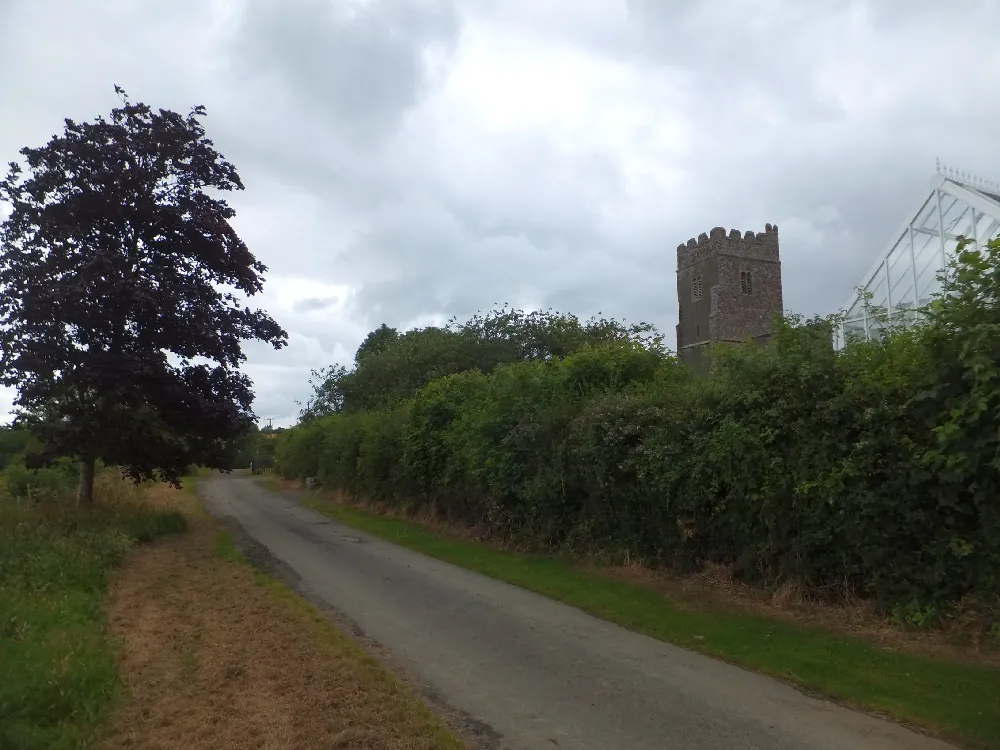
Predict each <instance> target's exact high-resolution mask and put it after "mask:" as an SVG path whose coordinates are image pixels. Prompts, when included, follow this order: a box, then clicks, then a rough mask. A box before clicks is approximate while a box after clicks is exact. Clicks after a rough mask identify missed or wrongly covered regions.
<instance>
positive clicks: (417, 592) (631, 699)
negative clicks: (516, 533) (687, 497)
mask: <svg viewBox="0 0 1000 750" xmlns="http://www.w3.org/2000/svg"><path fill="white" fill-rule="evenodd" d="M199 494H200V495H201V496H202V498H203V499H204V501H205V503H206V505H207V507H208V508H209V510H210V512H212V513H213V514H214V515H216V516H217V517H220V518H223V519H228V520H229V521H230V522H232V521H235V522H236V523H238V525H239V526H240V527H242V532H241V533H243V534H245V535H246V536H248V537H250V538H252V539H253V540H255V541H256V542H257V543H258V544H260V545H263V546H264V547H265V548H266V550H267V551H268V552H269V553H270V556H273V558H276V559H277V560H280V562H281V567H282V569H283V570H284V571H285V572H286V574H287V575H290V576H292V577H294V579H295V580H296V585H297V587H298V588H299V590H300V591H303V592H304V593H306V595H307V596H309V597H310V598H313V599H314V600H315V601H316V602H317V603H318V604H320V605H326V606H328V607H331V608H332V609H334V610H336V611H337V612H339V613H340V614H341V615H343V616H344V617H346V618H347V619H348V620H349V621H350V622H352V623H355V624H356V625H357V627H359V628H360V629H361V630H362V631H363V632H364V635H365V636H367V637H369V638H371V639H374V640H375V641H377V642H378V643H379V644H380V645H381V646H382V647H384V649H385V650H386V651H387V652H388V656H389V658H390V659H391V662H392V664H393V665H394V666H395V667H396V668H397V669H399V668H401V669H402V670H403V672H404V673H405V674H407V675H410V676H412V678H414V681H415V682H417V683H423V685H425V686H426V687H427V688H429V690H425V695H426V694H430V695H433V696H434V699H435V700H436V701H439V702H443V704H445V705H447V706H448V707H450V708H451V709H453V710H454V711H455V712H456V715H464V716H466V717H471V721H472V722H473V724H475V725H477V726H479V727H480V728H481V729H482V731H481V733H480V740H481V741H480V744H482V745H483V746H485V747H496V748H510V750H539V748H561V749H562V750H567V749H569V748H572V749H574V750H619V749H620V750H654V749H655V750H670V749H672V748H678V749H679V748H684V750H701V749H702V748H704V749H706V750H707V749H708V748H711V749H712V750H725V749H727V748H740V750H749V749H751V748H760V749H761V750H764V749H767V750H792V749H793V748H794V749H795V750H802V749H804V748H805V749H809V750H821V749H822V750H843V749H844V748H851V750H876V749H878V750H890V749H891V750H904V749H905V750H944V748H949V747H951V746H950V745H947V744H945V743H943V742H940V741H938V740H935V739H932V738H929V737H926V736H923V735H921V734H918V733H915V732H912V731H910V730H908V729H905V728H903V727H900V726H897V725H895V724H892V723H890V722H886V721H882V720H880V719H876V718H873V717H870V716H867V715H866V714H863V713H859V712H854V711H850V710H848V709H845V708H842V707H840V706H837V705H835V704H833V703H830V702H827V701H823V700H817V699H815V698H811V697H808V696H806V695H804V694H802V693H800V692H799V691H797V690H795V689H794V688H792V687H789V686H787V685H784V684H782V683H780V682H777V681H775V680H772V679H770V678H767V677H763V676H761V675H757V674H754V673H752V672H748V671H746V670H743V669H740V668H738V667H734V666H732V665H729V664H726V663H724V662H720V661H716V660H714V659H712V658H710V657H707V656H703V655H701V654H696V653H694V652H691V651H687V650H685V649H681V648H678V647H676V646H671V645H669V644H666V643H662V642H660V641H657V640H654V639H652V638H648V637H646V636H642V635H638V634H636V633H632V632H629V631H627V630H624V629H623V628H620V627H618V626H616V625H613V624H611V623H608V622H605V621H603V620H600V619H597V618H595V617H591V616H590V615H587V614H585V613H583V612H581V611H579V610H577V609H573V608H572V607H569V606H566V605H563V604H560V603H557V602H554V601H552V600H550V599H546V598H544V597H542V596H539V595H537V594H533V593H531V592H528V591H525V590H523V589H519V588H517V587H515V586H511V585H508V584H505V583H501V582H499V581H495V580H493V579H490V578H486V577H484V576H481V575H479V574H477V573H473V572H470V571H467V570H464V569H462V568H457V567H454V566H452V565H449V564H447V563H443V562H440V561H437V560H434V559H432V558H429V557H426V556H424V555H421V554H419V553H416V552H412V551H409V550H406V549H403V548H401V547H397V546H395V545H392V544H389V543H386V542H383V541H380V540H378V539H376V538H374V537H370V536H368V535H366V534H363V533H361V532H358V531H355V530H353V529H350V528H348V527H346V526H342V525H340V524H338V523H335V522H332V521H330V519H329V518H327V517H325V516H322V515H320V514H318V513H315V512H313V511H311V510H309V509H307V508H304V507H302V506H300V505H299V504H297V502H296V501H295V499H294V497H293V495H292V494H290V493H282V494H278V493H275V492H271V491H268V490H266V489H264V488H263V487H261V486H260V485H258V484H257V483H256V482H254V481H253V480H252V479H249V478H245V477H239V476H222V475H216V476H213V477H210V478H207V479H204V480H202V483H201V484H200V485H199Z"/></svg>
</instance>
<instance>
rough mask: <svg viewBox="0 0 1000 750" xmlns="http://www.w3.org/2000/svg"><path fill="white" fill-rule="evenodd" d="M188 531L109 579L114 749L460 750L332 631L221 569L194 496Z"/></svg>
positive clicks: (223, 564)
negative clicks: (120, 676) (119, 683)
mask: <svg viewBox="0 0 1000 750" xmlns="http://www.w3.org/2000/svg"><path fill="white" fill-rule="evenodd" d="M153 500H154V501H157V500H158V501H159V502H162V503H165V504H178V503H186V504H187V505H188V507H187V508H186V509H185V510H186V512H187V514H188V515H189V518H191V519H192V524H191V526H192V528H191V531H190V532H189V533H187V534H183V535H178V536H175V537H172V538H169V539H165V540H163V541H161V542H158V543H155V544H151V545H148V546H144V547H142V548H140V549H138V550H136V552H135V553H134V554H133V555H132V556H131V557H130V559H129V560H128V561H127V562H126V564H125V565H124V566H122V567H121V568H120V569H119V570H118V571H117V572H116V574H115V576H114V579H113V582H112V589H111V594H110V597H109V601H108V609H109V619H110V627H111V631H112V633H113V634H114V635H115V636H116V637H117V638H118V639H120V642H121V644H122V652H121V659H122V668H123V672H124V675H125V681H126V686H127V698H126V700H125V702H124V706H123V708H122V709H121V710H120V711H119V713H118V714H117V716H116V717H115V720H114V725H113V727H112V733H111V736H110V737H109V739H108V741H107V744H106V747H107V748H109V749H110V748H142V750H157V749H159V748H164V749H166V748H177V749H178V750H182V749H183V750H201V749H202V748H204V750H229V749H230V748H266V749H268V750H292V749H294V750H313V749H314V748H315V749H319V748H324V749H325V748H394V749H402V748H413V749H417V748H421V749H426V750H431V749H432V748H457V747H458V745H457V743H455V742H453V741H448V736H447V733H446V732H444V730H443V729H442V728H441V726H440V725H439V724H438V722H437V721H436V719H434V718H432V717H431V716H430V714H429V712H428V711H427V710H426V709H425V708H424V707H423V706H422V704H420V703H419V701H418V700H417V699H416V698H415V697H413V696H412V695H410V694H409V693H408V692H407V691H405V690H402V689H400V688H399V686H398V684H397V682H396V681H395V679H394V678H392V677H391V676H389V675H388V674H387V673H386V672H385V671H384V670H383V669H382V668H381V667H380V666H378V665H377V664H376V663H375V662H374V661H373V660H371V659H370V657H368V656H367V655H365V654H364V652H363V651H362V650H361V649H360V648H359V647H358V646H357V645H356V644H355V643H354V642H353V641H351V640H350V639H349V637H348V636H346V635H343V634H341V633H339V632H338V631H336V630H335V629H333V628H332V627H331V626H330V625H329V623H328V622H326V621H325V619H324V618H323V617H322V616H321V615H318V613H316V612H314V611H313V612H310V610H309V608H307V607H303V606H302V605H301V604H299V603H296V602H295V599H294V597H292V596H289V595H287V594H284V595H283V594H282V592H281V590H280V589H276V588H275V587H273V586H272V587H268V586H267V585H266V584H265V583H263V582H262V579H261V577H260V576H259V575H256V574H255V573H254V570H253V569H252V568H251V567H250V566H249V565H245V564H241V563H239V562H234V561H233V560H231V559H226V558H225V557H221V556H220V555H219V554H218V552H217V546H218V534H217V531H216V527H215V524H214V522H213V521H212V520H211V519H209V518H204V517H200V518H199V517H198V512H197V507H196V506H197V503H195V502H194V501H193V499H192V498H190V496H186V495H184V494H183V493H180V492H176V491H172V490H169V489H166V488H163V489H162V490H159V491H158V495H157V496H155V497H154V498H153Z"/></svg>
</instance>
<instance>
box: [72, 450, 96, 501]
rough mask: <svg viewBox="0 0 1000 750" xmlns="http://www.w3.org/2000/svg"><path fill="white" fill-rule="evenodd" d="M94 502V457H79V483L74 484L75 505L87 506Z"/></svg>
mask: <svg viewBox="0 0 1000 750" xmlns="http://www.w3.org/2000/svg"><path fill="white" fill-rule="evenodd" d="M93 504H94V459H92V458H81V459H80V483H79V484H78V485H77V486H76V507H77V508H89V507H91V506H92V505H93Z"/></svg>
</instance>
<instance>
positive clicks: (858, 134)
mask: <svg viewBox="0 0 1000 750" xmlns="http://www.w3.org/2000/svg"><path fill="white" fill-rule="evenodd" d="M998 27H1000V3H995V2H986V0H952V1H951V2H949V3H944V2H939V1H936V2H930V1H929V0H868V2H860V1H859V2H851V1H849V0H809V1H808V2H802V0H714V1H713V0H700V1H698V2H695V0H280V1H278V0H244V1H243V2H239V1H238V0H170V2H162V1H160V0H0V71H2V74H0V163H6V162H8V161H10V160H12V159H15V158H17V150H18V149H19V148H20V147H22V146H25V145H31V146H37V145H42V144H44V143H45V142H46V141H47V140H48V138H49V137H50V136H51V135H53V134H55V133H56V132H58V131H59V130H60V129H61V124H62V119H63V118H65V117H71V118H74V119H78V120H87V119H90V118H93V117H94V116H96V115H98V114H106V113H107V112H108V111H110V109H111V108H113V107H114V106H116V104H117V100H116V98H115V95H114V91H113V86H114V84H116V83H117V84H119V85H121V86H123V87H124V88H125V89H126V90H127V91H128V92H129V95H130V96H131V97H132V98H133V99H135V100H139V101H144V102H146V103H148V104H150V105H152V106H154V107H166V108H171V109H176V110H180V111H183V112H186V111H187V110H188V109H189V108H190V107H191V106H192V105H196V104H203V105H205V106H206V107H207V109H208V119H207V121H206V125H207V128H208V132H209V135H210V137H212V138H213V139H214V140H215V142H216V144H217V146H218V148H219V149H220V151H222V153H223V154H224V155H225V156H226V157H227V158H228V159H230V160H231V161H233V162H234V163H235V164H236V166H237V168H238V169H239V170H240V172H241V174H242V176H243V179H244V182H245V184H246V187H247V189H246V191H245V192H243V193H241V194H239V195H237V196H235V197H234V198H233V201H232V202H233V205H234V206H235V208H236V209H237V212H238V215H237V217H236V219H235V223H236V226H237V229H238V230H239V231H240V233H241V234H242V236H243V238H244V239H245V240H246V242H247V244H248V245H249V246H250V249H251V250H252V251H253V252H254V253H255V254H256V255H257V257H258V258H259V259H261V260H262V261H263V262H264V263H265V264H266V265H267V266H268V267H269V269H270V270H269V272H268V274H267V282H266V284H265V292H264V294H263V295H261V296H260V297H258V298H257V299H258V301H259V304H260V306H262V307H265V308H266V309H268V310H269V311H270V312H271V314H272V315H273V316H274V317H275V318H276V319H277V320H278V321H279V322H280V323H281V324H282V325H283V326H284V327H285V328H286V330H288V332H289V342H290V344H289V346H288V347H287V348H286V349H284V350H282V351H280V352H274V351H273V350H270V349H269V348H267V347H260V346H249V347H248V349H247V351H248V356H249V360H248V363H247V365H246V369H247V371H248V372H249V374H250V375H251V377H252V378H253V379H254V381H255V383H256V390H257V401H256V406H255V409H256V411H257V414H258V416H260V417H261V418H264V419H267V418H272V419H273V420H274V421H275V423H276V424H290V423H292V422H294V420H295V416H296V414H297V410H298V408H297V406H296V404H295V401H296V400H300V401H304V400H305V398H306V397H307V396H308V393H309V388H308V384H307V380H308V377H309V371H310V369H312V368H318V367H322V366H325V365H328V364H331V363H334V362H343V363H348V362H349V361H350V359H351V357H352V355H353V352H354V350H355V348H356V347H357V345H358V343H359V342H360V341H361V339H362V338H363V337H364V335H365V334H366V333H367V332H368V331H369V330H371V329H373V328H375V327H377V326H378V325H379V324H380V323H382V322H385V323H388V324H389V325H392V326H397V327H400V328H409V327H413V326H414V325H427V324H429V323H433V322H439V321H443V320H444V319H446V318H448V317H450V316H451V315H457V316H459V317H460V318H465V317H467V316H468V315H470V314H472V313H474V312H475V311H476V310H477V309H483V310H485V309H488V308H489V307H491V306H492V305H493V304H494V303H503V302H509V303H511V304H514V305H516V306H521V307H523V308H525V309H528V308H537V307H546V308H547V307H553V308H555V309H558V310H562V311H567V312H573V313H576V314H578V315H580V316H581V317H589V315H591V314H593V313H596V312H598V311H601V312H603V313H604V314H605V315H610V316H613V317H617V318H627V319H628V320H630V321H638V320H646V321H649V322H651V323H654V324H655V325H656V326H657V327H658V328H660V330H662V331H664V332H665V333H666V334H667V341H668V342H670V343H671V344H672V342H673V326H674V324H675V323H676V309H677V305H676V299H675V297H676V287H675V283H676V282H675V276H674V272H675V266H676V247H677V245H678V243H681V242H684V241H686V240H687V239H688V238H689V237H692V236H695V235H697V234H699V233H700V232H704V231H708V230H709V229H711V228H712V227H714V226H724V227H726V228H727V229H729V228H737V229H740V230H747V229H753V230H757V231H760V230H762V229H763V227H764V224H765V222H772V223H777V224H778V225H779V227H780V239H781V256H782V262H783V269H782V270H783V277H784V289H785V304H786V306H787V307H788V308H789V309H791V310H794V311H797V312H803V313H806V314H812V313H823V314H825V313H830V312H834V311H836V310H837V309H838V308H839V307H840V306H841V305H842V304H843V303H844V302H845V300H846V299H847V297H848V296H849V294H850V292H851V289H852V288H853V287H854V286H855V285H856V284H858V283H859V282H860V281H861V276H862V275H863V274H864V273H865V272H866V271H867V270H868V268H869V267H870V266H871V265H872V263H873V261H874V260H875V258H876V256H877V255H878V254H879V253H880V252H882V251H883V250H884V249H885V245H886V243H887V242H888V241H889V240H890V239H891V235H892V234H893V233H894V232H895V230H896V229H897V228H898V226H899V225H900V224H901V223H902V222H903V221H905V220H906V219H907V218H908V216H907V214H908V213H909V212H910V211H911V210H912V209H913V208H914V205H913V204H914V203H918V202H919V201H921V200H922V198H923V197H924V196H923V192H924V190H925V187H926V184H927V182H928V180H929V179H930V178H931V177H932V176H933V173H934V168H935V167H934V164H935V157H940V158H941V160H942V161H943V162H944V163H946V164H950V165H952V166H954V167H956V168H958V169H962V170H968V171H972V172H975V173H978V174H981V175H983V176H985V177H988V178H990V179H994V180H1000V136H998V126H1000V96H998V95H997V92H998V91H1000V45H998V44H997V43H996V29H997V28H998ZM10 397H11V394H10V393H9V392H8V393H6V394H4V393H2V392H0V413H2V412H6V411H7V410H8V408H9V403H10Z"/></svg>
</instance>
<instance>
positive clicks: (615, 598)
mask: <svg viewBox="0 0 1000 750" xmlns="http://www.w3.org/2000/svg"><path fill="white" fill-rule="evenodd" d="M262 481H263V483H264V484H266V485H268V486H270V487H272V488H274V489H277V490H279V491H280V490H282V489H285V487H284V486H283V485H282V484H281V483H280V481H279V480H274V479H271V478H264V479H263V480H262ZM304 497H305V502H306V504H307V505H309V506H310V507H312V508H313V509H315V510H317V511H320V512H322V513H324V514H326V515H328V516H330V517H332V518H334V519H336V520H338V521H340V522H342V523H344V524H347V525H349V526H351V527H353V528H356V529H359V530H361V531H366V532H368V533H371V534H373V535H375V536H377V537H380V538H382V539H385V540H386V541H389V542H393V543H394V544H398V545H400V546H402V547H407V548H408V549H412V550H415V551H417V552H422V553H423V554H426V555H429V556H431V557H435V558H437V559H439V560H444V561H445V562H449V563H452V564H454V565H458V566H460V567H463V568H467V569H469V570H473V571H476V572H478V573H482V574H483V575H487V576H490V577H491V578H496V579H498V580H501V581H505V582H507V583H511V584H514V585H516V586H520V587H522V588H525V589H530V590H531V591H535V592H537V593H539V594H543V595H545V596H548V597H550V598H553V599H557V600H559V601H562V602H565V603H567V604H570V605H572V606H574V607H577V608H579V609H582V610H584V611H586V612H589V613H590V614H593V615H596V616H598V617H601V618H603V619H606V620H610V621H612V622H615V623H617V624H619V625H622V626H623V627H626V628H628V629H629V630H633V631H635V632H638V633H643V634H645V635H648V636H651V637H653V638H657V639H659V640H662V641H667V642H669V643H674V644H677V645H679V646H684V647H686V648H689V649H692V650H695V651H699V652H701V653H704V654H708V655H710V656H714V657H717V658H720V659H724V660H726V661H729V662H732V663H735V664H739V665H741V666H744V667H747V668H750V669H753V670H755V671H758V672H762V673H764V674H768V675H771V676H774V677H778V678H780V679H782V680H785V681H787V682H790V683H793V684H795V685H798V686H800V687H802V688H805V689H808V690H812V691H816V692H819V693H821V694H823V695H826V696H829V697H831V698H834V699H836V700H838V701H840V702H842V703H845V704H847V705H851V706H854V707H857V708H861V709H864V710H868V711H871V712H873V713H878V714H881V715H885V716H888V717H891V718H893V719H895V720H898V721H902V722H906V723H909V724H913V725H915V726H919V727H922V728H924V729H927V730H930V731H932V732H935V733H938V734H941V735H943V736H945V737H949V738H951V739H953V740H956V741H959V742H962V743H964V744H966V745H968V746H970V747H982V748H1000V670H998V669H996V668H994V667H989V666H980V665H976V664H970V663H956V662H951V661H946V660H937V659H932V658H926V657H921V656H917V655H913V654H909V653H900V652H897V651H891V650H887V649H884V648H879V647H876V646H874V645H872V644H871V643H869V642H866V641H865V640H863V639H861V638H857V637H850V636H844V635H837V634H832V633H829V632H826V631H824V630H822V629H819V628H813V627H807V626H802V625H797V624H794V623H789V622H782V621H778V620H775V619H772V618H768V617H763V616H759V615H753V614H745V613H734V612H727V611H722V610H717V609H714V610H713V609H705V610H697V609H692V608H689V607H686V606H685V607H681V606H677V605H676V604H675V603H673V602H671V601H670V600H668V599H666V598H664V596H663V594H662V593H660V592H658V591H656V590H655V589H653V588H652V587H650V586H648V585H643V584H641V583H631V582H626V581H621V580H613V579H611V578H610V577H609V576H606V575H603V574H601V573H600V572H599V571H589V570H581V569H579V567H578V566H577V565H576V564H575V563H574V561H573V560H570V559H566V558H559V557H548V556H539V555H525V554H519V553H515V552H509V551H504V550H498V549H496V548H494V547H490V546H489V545H487V544H483V543H480V542H475V541H468V540H464V539H455V538H449V537H447V536H444V535H442V534H440V533H437V532H435V531H433V530H430V529H428V528H427V527H426V526H424V525H422V524H420V523H418V522H415V521H410V520H403V519H399V518H394V517H389V516H384V515H379V514H377V513H374V512H372V511H370V510H367V509H364V508H359V507H357V506H354V505H345V504H343V503H339V502H337V501H336V500H333V499H330V498H329V497H325V496H323V495H322V494H321V493H312V492H307V493H306V494H305V496H304Z"/></svg>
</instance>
